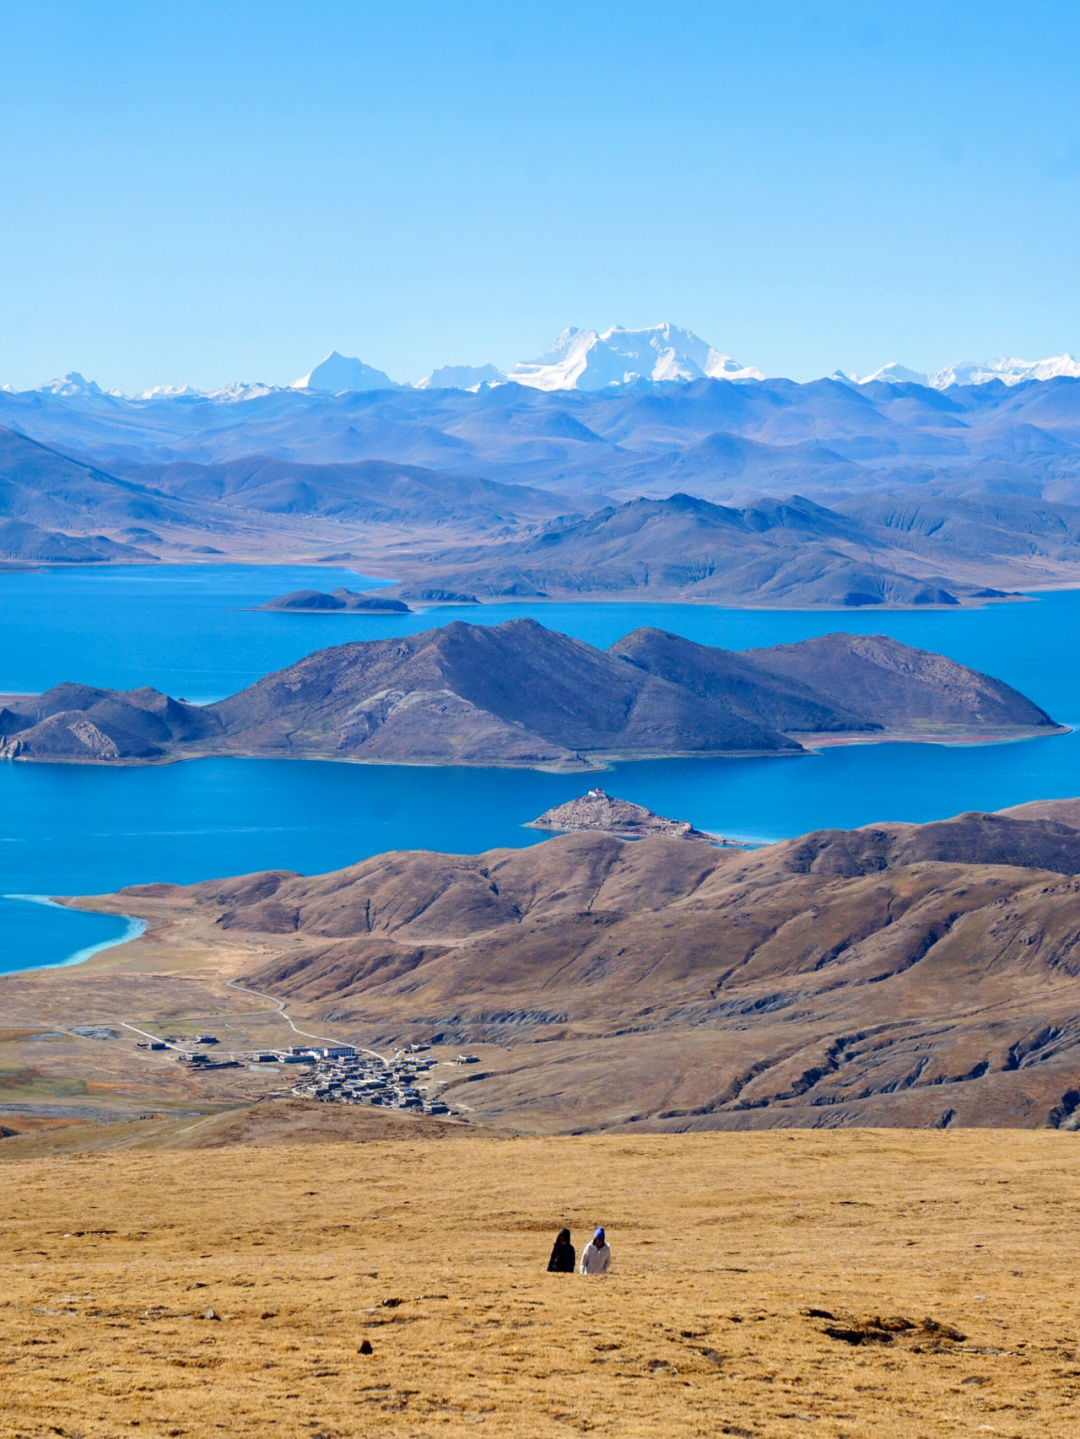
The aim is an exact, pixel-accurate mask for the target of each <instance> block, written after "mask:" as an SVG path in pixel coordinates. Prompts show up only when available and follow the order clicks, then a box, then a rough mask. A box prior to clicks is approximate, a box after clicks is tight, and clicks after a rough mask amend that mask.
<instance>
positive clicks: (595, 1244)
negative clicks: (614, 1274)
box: [578, 1226, 611, 1274]
mask: <svg viewBox="0 0 1080 1439" xmlns="http://www.w3.org/2000/svg"><path fill="white" fill-rule="evenodd" d="M610 1263H611V1246H610V1245H609V1244H608V1242H607V1240H606V1239H605V1238H604V1230H603V1226H601V1227H600V1228H599V1229H598V1230H597V1231H596V1233H595V1234H594V1235H593V1237H592V1239H591V1241H590V1242H589V1243H588V1244H586V1246H585V1248H584V1249H583V1250H582V1251H581V1263H580V1264H579V1265H578V1273H579V1274H606V1273H607V1272H608V1265H609V1264H610Z"/></svg>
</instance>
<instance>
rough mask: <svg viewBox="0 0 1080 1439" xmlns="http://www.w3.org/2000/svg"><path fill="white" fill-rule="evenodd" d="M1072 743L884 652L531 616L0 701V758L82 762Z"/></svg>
mask: <svg viewBox="0 0 1080 1439" xmlns="http://www.w3.org/2000/svg"><path fill="white" fill-rule="evenodd" d="M1061 731H1062V727H1061V726H1060V725H1058V724H1056V723H1055V721H1054V720H1053V719H1051V718H1050V716H1049V715H1048V714H1046V713H1045V711H1043V710H1041V709H1040V708H1039V707H1038V706H1036V705H1034V704H1032V703H1031V701H1029V700H1027V699H1025V698H1024V696H1023V695H1021V694H1019V693H1018V692H1017V691H1016V690H1014V689H1012V688H1011V687H1010V686H1008V685H1006V684H1003V683H1001V682H1000V681H998V680H994V679H992V678H990V677H988V676H986V675H983V674H980V673H978V672H977V671H975V670H972V669H968V668H967V667H966V666H964V665H959V664H957V663H955V662H954V661H952V660H948V659H945V658H944V657H943V656H941V655H935V654H931V653H929V652H927V651H924V650H916V649H912V648H911V647H910V646H907V645H902V644H899V643H898V642H897V641H895V640H892V639H889V638H887V637H885V636H880V635H878V636H859V635H847V634H832V635H824V636H821V637H820V638H816V639H809V640H804V641H802V642H800V643H797V644H791V645H778V646H775V647H772V648H768V649H762V650H747V651H742V652H735V651H730V650H723V649H718V648H716V647H713V646H708V645H700V644H696V643H694V642H693V641H690V640H686V639H683V638H681V637H680V636H678V635H673V634H667V633H665V632H664V631H661V630H655V629H639V630H635V631H633V632H632V633H631V634H629V635H627V636H625V637H624V638H623V639H622V640H620V641H618V642H617V643H616V644H614V645H612V646H611V647H610V648H608V649H606V650H600V649H596V648H595V647H593V646H592V645H589V644H586V643H585V642H583V641H581V640H575V639H571V638H569V637H568V636H566V635H562V634H558V633H556V632H554V631H551V630H548V629H546V628H545V627H544V626H543V625H541V624H538V623H537V622H536V621H535V620H531V619H522V620H514V621H508V622H506V623H504V624H501V625H496V626H482V625H469V624H464V623H461V622H455V623H452V624H449V625H445V626H443V627H442V628H441V629H433V630H427V631H424V632H423V633H420V634H415V635H410V636H406V637H399V638H394V639H387V640H366V641H359V642H356V643H353V644H346V645H338V646H334V647H333V648H330V649H325V650H319V651H317V652H316V653H314V654H312V655H309V656H308V657H307V658H306V659H303V660H300V661H299V662H298V663H297V664H294V665H291V666H289V667H288V668H287V669H284V670H281V671H278V672H277V673H275V674H271V675H267V676H266V677H265V678H264V679H261V680H259V681H258V683H256V684H254V685H252V686H250V687H249V688H248V689H246V690H242V691H241V692H240V693H238V694H235V695H233V696H231V697H230V698H229V699H225V700H221V701H218V702H217V703H214V704H209V705H193V704H189V703H187V702H185V701H183V700H177V699H172V698H170V697H169V696H167V695H162V694H159V693H158V692H157V691H155V690H153V689H149V688H147V689H137V690H129V691H123V692H117V691H112V690H103V689H97V688H93V687H91V686H86V685H77V684H61V685H57V686H56V687H55V688H53V689H51V690H48V691H46V692H45V693H44V694H42V695H37V696H17V695H16V696H7V697H0V757H3V758H8V759H18V760H24V761H32V760H62V761H69V762H70V761H77V762H85V763H124V762H127V763H137V762H142V763H150V762H156V761H166V760H175V759H182V758H186V757H195V756H199V755H251V756H269V757H276V756H287V757H292V758H297V759H303V758H334V759H354V760H361V761H374V762H393V763H413V764H434V765H439V764H444V765H445V764H455V765H461V764H473V765H496V766H498V765H508V766H516V767H520V766H525V767H533V768H547V769H574V768H581V769H586V768H590V767H596V766H601V765H604V764H606V763H609V762H611V761H613V760H617V759H632V758H645V757H664V756H676V755H701V756H706V755H723V754H727V755H785V754H789V755H790V754H798V753H801V752H802V751H803V750H804V748H805V745H804V743H803V741H809V742H812V740H813V739H814V738H820V739H827V740H828V741H830V742H834V743H835V742H840V741H844V740H861V741H866V740H874V739H899V738H904V739H924V740H950V739H952V740H955V739H966V740H971V739H984V740H987V739H1002V738H1019V737H1024V736H1031V735H1041V734H1052V733H1055V732H1061ZM800 737H801V739H800Z"/></svg>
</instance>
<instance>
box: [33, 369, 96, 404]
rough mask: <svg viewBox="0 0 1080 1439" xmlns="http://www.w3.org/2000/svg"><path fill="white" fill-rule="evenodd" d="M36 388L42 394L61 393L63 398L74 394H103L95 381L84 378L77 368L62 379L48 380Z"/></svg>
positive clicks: (68, 397)
mask: <svg viewBox="0 0 1080 1439" xmlns="http://www.w3.org/2000/svg"><path fill="white" fill-rule="evenodd" d="M38 390H39V393H41V394H43V395H63V396H64V398H65V399H70V398H72V397H73V396H75V395H101V394H104V391H103V390H102V388H101V386H100V385H99V384H97V383H96V381H94V380H87V379H84V378H83V376H82V375H80V374H79V372H78V370H72V371H71V372H70V373H69V374H67V375H65V376H64V378H63V379H62V380H49V382H48V383H47V384H44V385H39V386H38Z"/></svg>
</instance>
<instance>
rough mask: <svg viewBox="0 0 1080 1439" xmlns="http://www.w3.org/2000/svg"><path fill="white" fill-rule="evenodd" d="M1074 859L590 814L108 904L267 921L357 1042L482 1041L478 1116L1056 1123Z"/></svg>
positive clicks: (1076, 913)
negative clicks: (543, 838) (664, 826)
mask: <svg viewBox="0 0 1080 1439" xmlns="http://www.w3.org/2000/svg"><path fill="white" fill-rule="evenodd" d="M1077 875H1080V830H1076V829H1073V828H1071V827H1069V826H1067V825H1064V824H1062V823H1060V822H1059V821H1057V820H1054V819H1013V818H1010V817H1008V816H1006V815H982V814H967V815H961V816H959V817H958V818H957V819H955V820H950V821H947V822H944V823H940V824H932V825H924V826H914V825H883V826H873V827H868V828H865V829H861V830H854V831H822V832H819V833H815V834H811V835H806V836H804V837H802V838H801V839H799V840H794V841H790V842H787V843H784V844H778V845H773V846H771V847H769V848H766V849H762V850H758V851H753V852H743V853H739V852H735V851H724V850H720V849H716V848H713V847H712V846H710V845H708V844H705V843H702V842H700V841H695V840H686V839H669V838H648V839H643V840H639V841H636V842H634V841H624V840H619V839H616V838H614V837H612V836H610V835H598V834H576V835H570V836H566V837H563V838H559V839H553V840H549V841H547V842H545V843H543V844H540V845H537V846H535V847H532V848H529V849H526V850H520V851H519V850H514V851H507V850H496V851H492V852H490V853H488V854H483V855H478V856H462V855H438V854H432V853H426V852H416V853H408V852H406V853H395V854H387V855H380V856H378V857H376V858H374V859H370V860H367V861H365V862H364V863H362V864H359V865H356V866H353V867H352V868H350V869H346V870H341V871H338V872H336V873H334V874H328V875H320V876H314V877H312V878H304V877H302V876H298V875H293V874H284V873H270V874H262V875H252V876H246V877H242V878H239V879H235V880H223V881H214V882H210V883H206V884H202V885H196V886H192V887H190V888H188V889H180V888H176V887H173V886H150V887H143V888H141V889H134V890H128V891H124V892H123V893H122V894H121V895H119V896H116V897H114V898H113V899H111V900H109V901H107V902H106V903H105V905H104V907H108V908H117V909H119V910H121V912H123V913H125V914H131V913H135V914H139V915H143V916H145V917H147V918H148V919H150V920H156V919H170V920H177V919H180V920H182V922H183V924H185V925H188V926H193V929H191V930H190V932H189V939H190V934H194V935H196V936H198V937H200V939H201V941H202V942H203V943H205V944H207V945H209V946H210V947H211V949H212V948H213V947H214V946H215V945H217V944H222V943H225V944H233V943H236V942H243V943H247V944H250V943H251V942H252V941H253V940H256V941H258V943H259V945H260V948H262V947H263V946H265V947H268V948H269V950H270V954H269V955H268V956H266V957H265V958H263V959H260V960H259V961H258V962H257V963H251V964H249V968H248V975H249V979H248V982H249V983H251V984H253V985H254V986H255V987H256V988H258V989H260V990H268V991H270V992H272V993H273V994H275V995H279V996H281V997H283V998H284V999H286V1000H287V1002H288V1003H289V1004H290V1005H300V1006H302V1007H304V1008H305V1009H306V1010H307V1011H308V1012H309V1013H311V1014H315V1015H318V1016H320V1017H321V1018H322V1019H324V1020H330V1019H332V1020H333V1021H334V1022H335V1023H336V1024H337V1025H338V1027H339V1029H340V1027H341V1026H342V1025H345V1026H347V1027H348V1028H349V1030H350V1032H352V1033H354V1034H355V1035H357V1036H365V1037H366V1038H367V1041H368V1042H371V1040H372V1038H378V1039H379V1040H381V1041H385V1042H390V1041H394V1040H398V1039H401V1038H409V1037H422V1036H425V1035H432V1034H439V1035H442V1036H443V1038H444V1040H445V1042H447V1043H453V1042H458V1043H462V1042H466V1043H469V1044H470V1045H472V1044H485V1043H487V1044H491V1045H498V1046H499V1048H498V1049H493V1050H492V1051H491V1052H490V1053H489V1055H488V1056H487V1057H486V1065H487V1066H488V1067H487V1068H485V1069H484V1070H482V1071H480V1072H478V1073H472V1074H468V1075H465V1076H463V1077H462V1078H460V1079H456V1080H453V1081H451V1083H450V1085H449V1086H448V1087H449V1090H450V1091H452V1092H453V1093H454V1095H455V1098H456V1099H457V1098H466V1099H467V1102H468V1108H469V1110H470V1111H473V1112H475V1113H476V1114H477V1115H478V1116H481V1117H483V1116H488V1117H491V1118H494V1117H501V1118H502V1119H504V1120H509V1121H511V1122H513V1123H515V1124H524V1125H526V1126H530V1127H532V1126H535V1127H537V1128H560V1127H567V1126H569V1125H575V1126H579V1127H604V1126H610V1125H639V1124H646V1125H648V1126H649V1127H652V1128H657V1127H659V1128H669V1127H674V1128H744V1127H755V1128H756V1127H772V1126H775V1125H783V1124H797V1125H829V1126H832V1125H837V1124H851V1123H854V1124H915V1125H925V1124H933V1123H943V1124H948V1123H966V1124H1012V1125H1029V1126H1030V1125H1035V1126H1038V1125H1050V1126H1052V1127H1060V1126H1063V1125H1064V1126H1066V1127H1072V1126H1073V1124H1074V1123H1076V1122H1077V1120H1080V1097H1078V1096H1077V1092H1076V1086H1075V1075H1076V1073H1077V1071H1078V1068H1080V910H1078V901H1077V896H1078V892H1080V888H1078V887H1080V879H1078V878H1077V877H1076V876H1077ZM263 952H264V953H265V950H263ZM506 1046H509V1048H506ZM463 1085H464V1086H467V1087H466V1088H465V1089H462V1086H463Z"/></svg>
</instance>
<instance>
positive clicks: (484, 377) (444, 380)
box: [416, 365, 506, 390]
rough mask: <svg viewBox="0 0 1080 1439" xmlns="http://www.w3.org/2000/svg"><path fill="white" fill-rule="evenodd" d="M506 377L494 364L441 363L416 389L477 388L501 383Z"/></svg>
mask: <svg viewBox="0 0 1080 1439" xmlns="http://www.w3.org/2000/svg"><path fill="white" fill-rule="evenodd" d="M505 379H506V376H505V375H504V374H503V372H502V370H497V369H496V368H495V366H494V365H441V366H440V367H439V368H438V369H437V370H432V372H431V374H430V375H428V377H427V379H426V380H421V381H420V383H419V385H417V387H416V388H417V389H418V390H478V389H479V388H480V386H481V385H501V384H502V383H503V381H504V380H505Z"/></svg>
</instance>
